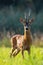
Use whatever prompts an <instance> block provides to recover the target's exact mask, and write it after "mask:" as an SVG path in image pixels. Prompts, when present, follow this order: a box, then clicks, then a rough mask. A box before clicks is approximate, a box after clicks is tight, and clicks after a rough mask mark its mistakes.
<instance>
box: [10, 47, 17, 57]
mask: <svg viewBox="0 0 43 65" xmlns="http://www.w3.org/2000/svg"><path fill="white" fill-rule="evenodd" d="M15 49H16V48H14V47H13V48H12V49H11V53H10V57H12V54H13V52H14V50H15Z"/></svg>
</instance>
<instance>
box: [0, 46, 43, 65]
mask: <svg viewBox="0 0 43 65" xmlns="http://www.w3.org/2000/svg"><path fill="white" fill-rule="evenodd" d="M10 50H11V48H9V47H7V48H6V47H0V65H43V48H38V47H34V46H32V47H31V54H30V56H29V55H28V52H27V51H25V52H24V56H25V58H24V59H23V58H22V55H21V52H20V53H19V54H18V55H17V56H16V57H14V58H13V57H12V58H10V55H9V53H10Z"/></svg>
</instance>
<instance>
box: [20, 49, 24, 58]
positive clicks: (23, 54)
mask: <svg viewBox="0 0 43 65" xmlns="http://www.w3.org/2000/svg"><path fill="white" fill-rule="evenodd" d="M21 53H22V57H23V58H24V50H23V49H22V51H21Z"/></svg>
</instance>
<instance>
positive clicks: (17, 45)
mask: <svg viewBox="0 0 43 65" xmlns="http://www.w3.org/2000/svg"><path fill="white" fill-rule="evenodd" d="M31 43H32V38H31V34H30V29H29V30H28V31H24V35H14V36H13V37H12V38H11V44H12V52H11V54H10V56H16V55H17V54H18V53H19V51H21V52H22V55H23V57H24V54H23V53H24V50H27V51H28V53H30V46H31ZM14 50H16V51H15V52H14ZM13 52H14V53H13Z"/></svg>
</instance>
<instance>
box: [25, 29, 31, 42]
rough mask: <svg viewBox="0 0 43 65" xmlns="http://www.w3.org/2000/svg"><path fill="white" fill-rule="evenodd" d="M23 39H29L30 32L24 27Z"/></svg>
mask: <svg viewBox="0 0 43 65" xmlns="http://www.w3.org/2000/svg"><path fill="white" fill-rule="evenodd" d="M24 39H25V40H28V41H29V40H30V39H31V33H30V29H28V30H27V31H26V30H25V28H24Z"/></svg>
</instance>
